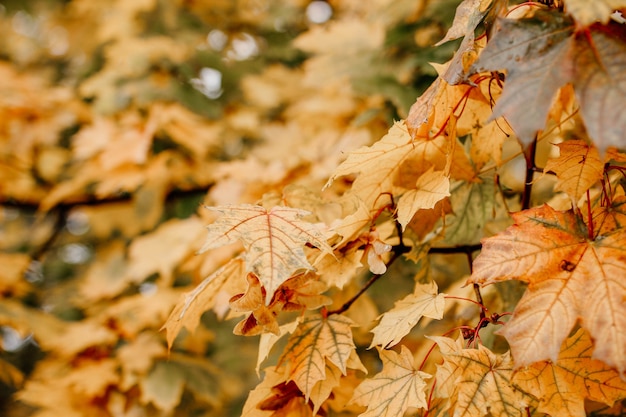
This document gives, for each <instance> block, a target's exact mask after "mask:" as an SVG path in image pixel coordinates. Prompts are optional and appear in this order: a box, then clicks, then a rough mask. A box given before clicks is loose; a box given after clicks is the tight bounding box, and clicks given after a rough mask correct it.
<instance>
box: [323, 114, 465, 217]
mask: <svg viewBox="0 0 626 417" xmlns="http://www.w3.org/2000/svg"><path fill="white" fill-rule="evenodd" d="M448 162H451V166H452V167H453V170H452V172H451V175H454V174H455V173H456V171H455V170H458V172H459V173H462V172H464V171H466V170H467V166H469V164H468V161H467V157H466V156H465V154H464V153H463V151H462V150H461V149H460V145H459V144H458V143H457V142H450V141H449V140H448V138H446V137H444V136H443V135H439V136H437V137H436V138H433V139H430V140H424V139H423V138H417V140H413V139H412V138H411V135H410V134H409V131H408V130H407V125H406V124H405V122H396V123H395V124H394V125H393V126H392V127H391V128H390V129H389V132H388V133H387V134H386V135H385V136H384V137H383V138H382V139H381V140H379V141H378V142H376V143H375V144H373V145H372V146H364V147H362V148H359V149H357V150H355V151H353V152H351V153H350V154H349V155H348V158H347V159H346V160H345V161H344V162H343V163H342V164H341V165H339V167H337V169H336V170H335V173H334V174H333V176H332V177H331V178H330V179H329V180H328V183H327V184H326V186H328V185H330V184H331V183H332V182H333V181H334V180H335V179H336V178H338V177H340V176H344V175H349V174H354V173H359V176H358V177H357V179H356V180H355V181H354V183H353V184H352V192H354V194H356V195H357V196H358V197H359V198H360V199H361V200H363V202H364V203H365V205H366V207H367V208H368V209H370V210H372V209H375V208H378V207H380V206H381V205H382V204H386V203H387V202H388V201H389V200H388V199H384V198H380V196H381V195H382V194H385V193H391V194H400V193H403V192H405V191H408V190H410V189H412V188H414V187H415V184H416V182H417V180H418V178H419V177H420V176H421V175H422V174H424V173H425V172H426V171H427V170H428V168H430V167H433V168H434V169H435V170H443V169H444V168H445V167H446V166H447V165H448ZM470 169H471V167H470ZM422 185H424V184H422ZM438 191H442V190H438Z"/></svg>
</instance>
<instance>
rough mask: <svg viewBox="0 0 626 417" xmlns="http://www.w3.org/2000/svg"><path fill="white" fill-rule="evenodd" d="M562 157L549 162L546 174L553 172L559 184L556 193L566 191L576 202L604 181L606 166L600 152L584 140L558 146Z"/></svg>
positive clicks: (555, 188)
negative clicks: (595, 185)
mask: <svg viewBox="0 0 626 417" xmlns="http://www.w3.org/2000/svg"><path fill="white" fill-rule="evenodd" d="M557 146H558V147H559V151H560V155H559V157H558V158H554V159H550V160H548V163H547V164H546V166H545V168H544V172H548V171H552V172H554V173H555V174H556V176H557V178H558V182H557V184H556V186H555V187H554V191H564V192H565V193H567V194H568V195H569V196H570V197H571V198H572V199H573V201H574V202H577V201H578V200H580V198H581V197H582V196H583V195H584V194H585V193H586V192H587V190H588V189H589V188H591V186H592V185H594V184H595V183H596V182H598V181H600V180H601V179H602V176H603V174H604V164H603V162H602V160H601V159H600V155H599V153H598V150H597V149H596V148H595V147H593V146H590V145H588V144H587V143H585V142H584V141H582V140H569V141H567V142H562V143H559V144H558V145H557Z"/></svg>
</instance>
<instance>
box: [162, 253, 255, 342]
mask: <svg viewBox="0 0 626 417" xmlns="http://www.w3.org/2000/svg"><path fill="white" fill-rule="evenodd" d="M243 269H244V268H243V260H242V259H241V258H239V257H238V258H233V259H232V260H231V261H230V262H228V263H227V264H226V265H224V266H223V267H221V268H220V269H218V270H217V271H215V272H214V273H213V274H211V275H210V276H209V277H207V278H206V279H205V280H204V281H202V282H201V283H200V284H199V285H198V286H197V287H196V288H194V289H193V290H192V291H190V292H187V293H185V294H183V295H182V296H181V297H180V300H179V301H178V302H177V303H176V306H175V307H174V310H172V312H171V313H170V315H169V317H168V318H167V321H166V322H165V324H164V325H163V327H161V330H163V329H165V330H166V331H167V345H168V347H169V348H171V347H172V345H173V343H174V339H175V338H176V336H177V335H178V333H180V331H181V330H182V328H183V327H185V328H187V330H189V331H190V332H193V331H194V330H195V329H196V327H198V324H199V323H200V317H201V316H202V314H204V312H205V311H207V310H209V309H210V308H211V307H212V305H213V302H214V300H215V297H216V296H217V295H218V293H219V290H220V288H222V287H223V286H224V285H225V284H226V282H227V280H228V279H229V278H230V277H233V276H241V275H243Z"/></svg>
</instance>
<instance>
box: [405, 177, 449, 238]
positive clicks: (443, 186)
mask: <svg viewBox="0 0 626 417" xmlns="http://www.w3.org/2000/svg"><path fill="white" fill-rule="evenodd" d="M448 196H450V180H449V179H448V177H447V176H446V175H445V173H444V172H443V171H435V170H434V169H433V167H431V168H430V169H429V170H428V171H426V172H425V173H424V174H422V175H421V176H420V177H419V178H418V179H417V183H416V184H415V189H414V190H409V191H407V192H406V193H405V194H403V195H402V197H400V200H398V222H400V224H401V225H402V230H404V229H406V226H407V224H409V222H410V221H411V219H412V218H413V216H414V215H415V213H417V212H418V211H419V210H422V209H432V208H433V207H435V204H437V203H438V202H439V201H441V200H443V199H444V198H446V197H448Z"/></svg>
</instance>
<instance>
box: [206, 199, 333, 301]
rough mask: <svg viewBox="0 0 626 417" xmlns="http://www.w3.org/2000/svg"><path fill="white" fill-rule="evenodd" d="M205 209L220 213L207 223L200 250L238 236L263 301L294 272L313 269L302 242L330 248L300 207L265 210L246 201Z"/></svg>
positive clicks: (327, 250) (325, 249)
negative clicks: (261, 289) (211, 221)
mask: <svg viewBox="0 0 626 417" xmlns="http://www.w3.org/2000/svg"><path fill="white" fill-rule="evenodd" d="M208 209H209V210H212V211H217V212H219V213H221V216H220V217H219V218H218V219H217V220H216V221H215V222H214V223H213V224H211V225H210V226H208V229H209V235H208V237H207V241H206V243H205V244H204V246H203V247H202V248H201V249H200V253H202V252H204V251H206V250H209V249H213V248H217V247H220V246H224V245H227V244H229V243H233V242H235V241H237V240H240V241H241V242H242V243H243V245H244V247H245V249H246V253H245V255H244V259H245V261H246V270H247V271H248V272H252V273H254V274H255V275H256V276H257V277H258V278H259V280H260V281H261V283H262V284H263V287H264V288H265V291H266V295H265V303H266V304H269V303H270V300H271V299H272V296H273V295H274V292H275V291H276V289H277V288H278V287H279V286H280V285H281V284H282V283H283V282H285V281H286V280H287V279H289V278H290V277H291V276H292V275H293V273H294V272H296V271H298V270H300V269H305V270H311V269H313V267H312V266H311V264H310V263H309V261H308V260H307V259H306V255H305V253H304V250H303V249H302V246H303V245H304V244H306V243H310V244H312V245H314V246H316V247H318V248H319V249H321V250H323V251H324V252H332V249H331V248H330V246H329V245H328V243H326V241H325V239H324V235H323V233H322V228H321V226H319V225H316V224H311V223H307V222H305V221H303V220H301V217H303V216H305V215H307V214H308V212H306V211H304V210H299V209H293V208H290V207H279V206H277V207H274V208H272V209H271V210H269V211H268V210H267V209H265V208H264V207H261V206H253V205H249V204H243V205H239V206H236V205H227V206H222V207H208Z"/></svg>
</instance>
